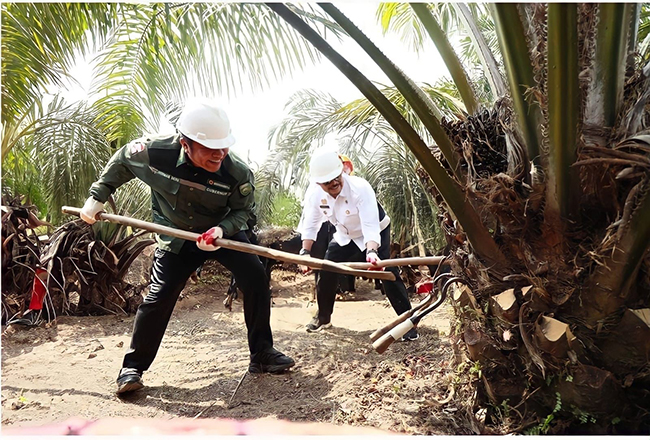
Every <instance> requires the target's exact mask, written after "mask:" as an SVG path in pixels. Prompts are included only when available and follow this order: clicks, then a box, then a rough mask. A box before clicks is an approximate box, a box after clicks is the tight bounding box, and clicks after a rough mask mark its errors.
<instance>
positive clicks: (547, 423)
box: [524, 393, 562, 435]
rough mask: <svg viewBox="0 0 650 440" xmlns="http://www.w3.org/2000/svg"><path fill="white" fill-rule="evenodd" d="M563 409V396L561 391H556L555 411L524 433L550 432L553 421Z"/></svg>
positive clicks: (538, 433)
mask: <svg viewBox="0 0 650 440" xmlns="http://www.w3.org/2000/svg"><path fill="white" fill-rule="evenodd" d="M561 409H562V396H561V395H560V393H555V407H554V408H553V411H552V412H551V414H549V415H548V416H546V418H545V419H544V421H543V422H541V423H540V424H539V425H537V426H533V427H532V428H529V429H527V430H525V431H524V434H526V435H542V434H548V430H549V429H550V428H551V423H552V422H553V420H554V419H555V414H556V413H557V412H559V411H560V410H561Z"/></svg>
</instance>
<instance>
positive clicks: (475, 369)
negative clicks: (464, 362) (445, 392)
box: [469, 361, 483, 379]
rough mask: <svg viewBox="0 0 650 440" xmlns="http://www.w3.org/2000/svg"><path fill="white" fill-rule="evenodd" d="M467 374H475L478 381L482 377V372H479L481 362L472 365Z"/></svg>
mask: <svg viewBox="0 0 650 440" xmlns="http://www.w3.org/2000/svg"><path fill="white" fill-rule="evenodd" d="M469 374H476V376H477V377H478V378H479V379H480V378H481V376H482V375H483V372H482V371H481V362H479V361H476V362H474V365H472V366H471V367H470V369H469Z"/></svg>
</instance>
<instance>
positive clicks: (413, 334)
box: [402, 328, 420, 342]
mask: <svg viewBox="0 0 650 440" xmlns="http://www.w3.org/2000/svg"><path fill="white" fill-rule="evenodd" d="M419 337H420V335H419V334H418V331H417V330H416V329H414V328H412V329H411V330H409V331H408V332H406V334H405V335H404V336H402V341H404V342H406V341H415V340H416V339H418V338H419Z"/></svg>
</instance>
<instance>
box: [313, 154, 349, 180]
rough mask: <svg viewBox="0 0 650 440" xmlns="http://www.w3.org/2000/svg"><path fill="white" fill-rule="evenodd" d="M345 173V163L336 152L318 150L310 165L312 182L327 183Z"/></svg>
mask: <svg viewBox="0 0 650 440" xmlns="http://www.w3.org/2000/svg"><path fill="white" fill-rule="evenodd" d="M342 172H343V162H341V159H339V155H338V153H337V152H336V151H334V150H331V149H328V148H321V149H319V150H316V151H315V152H314V154H313V155H312V157H311V162H310V163H309V175H310V177H311V180H312V182H316V183H325V182H329V181H330V180H332V179H334V178H335V177H338V176H339V175H340V174H341V173H342Z"/></svg>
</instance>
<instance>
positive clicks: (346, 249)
mask: <svg viewBox="0 0 650 440" xmlns="http://www.w3.org/2000/svg"><path fill="white" fill-rule="evenodd" d="M381 243H382V245H381V246H380V247H379V250H378V252H377V254H378V255H379V258H381V259H382V260H387V259H388V258H390V226H388V227H386V228H385V229H384V230H383V231H381ZM325 259H326V260H330V261H335V262H337V263H341V262H352V261H363V262H365V261H366V253H365V251H361V250H359V248H358V247H357V245H356V244H354V242H353V241H351V242H350V243H348V244H347V245H345V246H340V245H339V244H338V243H337V242H336V241H335V240H332V241H331V242H330V244H329V246H328V247H327V252H326V253H325ZM386 269H387V270H389V271H391V272H392V273H393V274H395V281H384V280H382V284H383V285H384V290H385V291H386V296H387V297H388V300H389V301H390V304H391V306H393V309H394V310H395V312H397V314H398V315H401V314H402V313H404V312H406V311H407V310H409V309H410V308H411V303H410V301H409V297H408V293H407V292H406V287H405V286H404V283H403V282H402V279H401V278H400V276H399V270H398V269H397V268H396V267H389V268H386ZM337 282H338V274H336V273H334V272H327V271H324V270H323V271H321V273H320V277H319V278H318V288H317V290H316V292H317V300H318V317H319V319H320V321H321V322H329V321H330V319H331V316H332V312H333V311H334V301H335V300H336V285H337Z"/></svg>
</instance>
